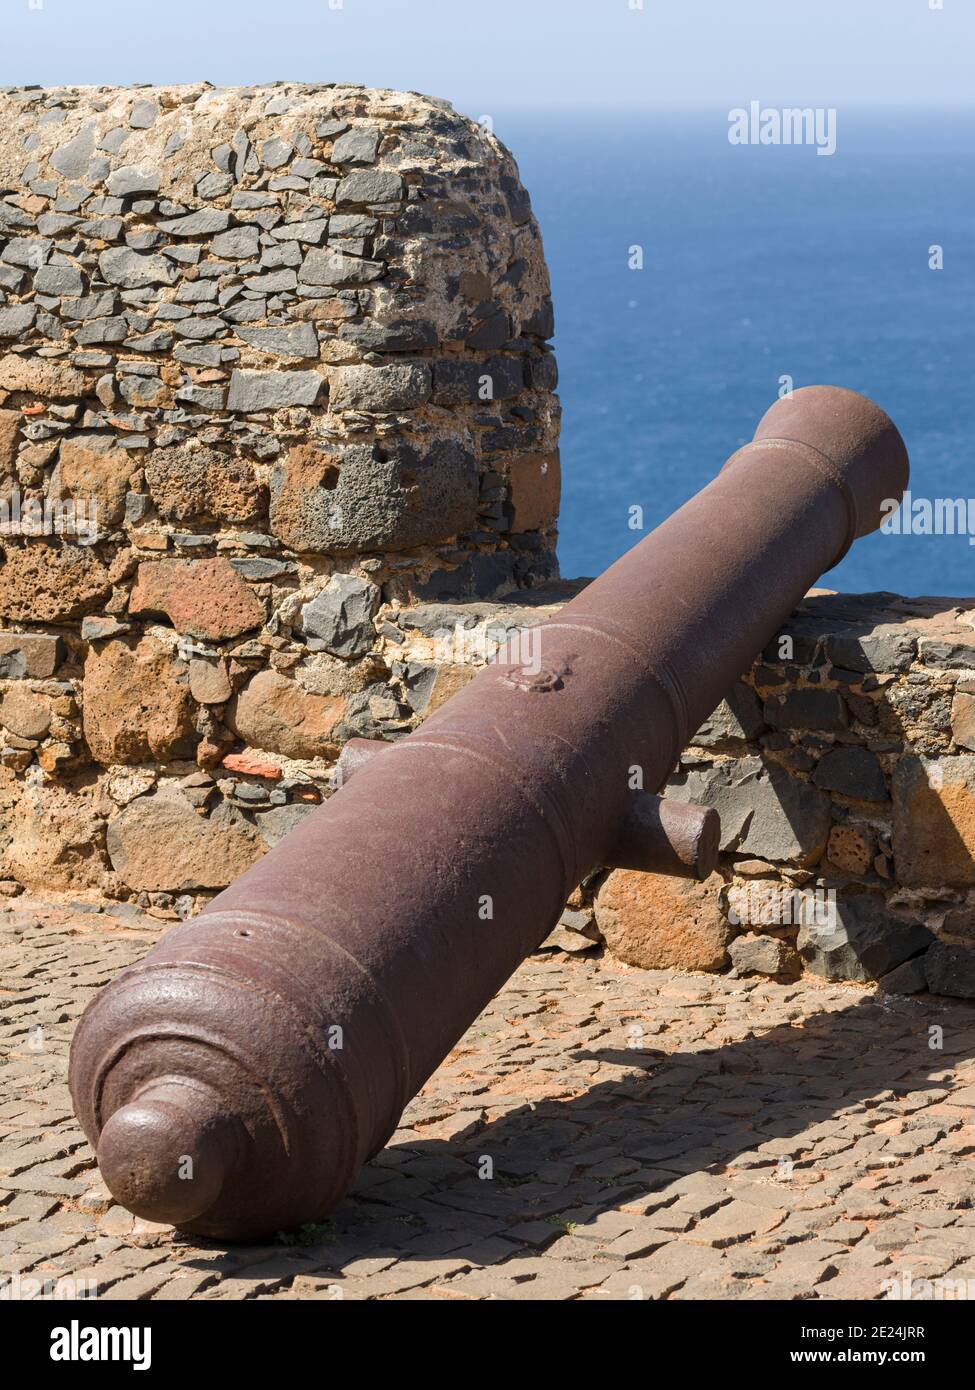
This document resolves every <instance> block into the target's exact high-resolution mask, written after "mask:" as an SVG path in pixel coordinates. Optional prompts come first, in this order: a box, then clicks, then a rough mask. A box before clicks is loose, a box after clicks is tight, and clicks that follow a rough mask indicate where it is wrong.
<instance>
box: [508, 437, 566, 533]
mask: <svg viewBox="0 0 975 1390" xmlns="http://www.w3.org/2000/svg"><path fill="white" fill-rule="evenodd" d="M510 488H511V506H512V508H513V509H514V521H513V523H512V527H511V529H512V530H513V531H547V530H548V529H549V528H550V527H551V526H554V525H555V521H556V518H557V517H558V514H559V496H560V493H561V489H562V473H561V468H560V465H559V452H558V450H557V449H555V450H553V451H552V453H550V454H524V455H522V457H521V458H517V459H515V460H514V461H513V462H512V465H511V472H510Z"/></svg>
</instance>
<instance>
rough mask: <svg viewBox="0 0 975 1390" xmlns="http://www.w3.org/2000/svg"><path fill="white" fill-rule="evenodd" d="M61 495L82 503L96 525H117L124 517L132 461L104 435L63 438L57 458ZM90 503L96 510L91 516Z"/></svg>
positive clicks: (100, 526)
mask: <svg viewBox="0 0 975 1390" xmlns="http://www.w3.org/2000/svg"><path fill="white" fill-rule="evenodd" d="M58 465H59V468H58V471H59V475H60V481H61V488H60V491H61V496H62V497H71V498H74V499H75V500H76V501H79V502H84V503H85V508H86V510H85V515H86V516H87V517H88V518H89V520H92V519H94V520H95V522H96V524H97V526H98V527H99V528H102V527H104V526H117V525H118V523H119V522H120V521H121V520H122V518H123V516H124V515H125V494H126V491H127V489H128V481H129V475H130V474H131V473H132V470H133V465H132V460H131V459H130V458H129V456H128V454H127V453H126V452H125V450H124V449H119V448H118V447H117V446H116V445H115V444H114V443H112V442H111V441H110V440H109V439H106V438H105V437H103V436H97V435H94V436H92V435H79V436H77V437H76V438H71V439H65V440H64V442H63V443H62V445H61V451H60V453H59V455H58ZM92 503H94V504H95V507H96V508H97V510H96V511H95V513H94V517H93V514H92V511H91V506H92Z"/></svg>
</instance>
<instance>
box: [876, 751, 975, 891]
mask: <svg viewBox="0 0 975 1390" xmlns="http://www.w3.org/2000/svg"><path fill="white" fill-rule="evenodd" d="M973 854H975V757H972V756H970V755H968V754H963V755H959V756H958V757H953V758H941V759H939V760H938V761H936V762H930V761H927V760H926V759H923V758H919V757H916V756H914V755H911V756H908V757H905V758H901V760H900V762H899V763H898V764H897V767H896V769H895V772H894V864H895V866H896V873H897V879H898V882H900V883H903V884H905V885H907V886H908V887H918V886H921V885H929V886H932V887H935V886H940V885H947V886H949V887H958V888H964V887H968V886H970V885H971V884H975V860H973V857H972V856H973Z"/></svg>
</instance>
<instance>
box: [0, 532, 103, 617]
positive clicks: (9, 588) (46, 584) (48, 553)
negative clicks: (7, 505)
mask: <svg viewBox="0 0 975 1390" xmlns="http://www.w3.org/2000/svg"><path fill="white" fill-rule="evenodd" d="M0 558H2V564H0V616H3V617H5V618H13V619H15V620H17V621H20V622H35V623H57V622H64V621H65V620H67V619H71V618H80V617H82V616H83V615H84V614H85V613H90V612H91V611H92V609H93V608H97V607H98V606H99V605H100V604H101V603H103V602H104V600H105V599H106V598H107V597H108V595H109V594H110V593H111V591H112V584H113V583H114V581H115V578H116V576H117V573H118V566H117V564H114V565H112V566H109V565H106V564H105V562H104V561H103V560H102V559H101V558H100V557H99V556H98V555H97V554H96V553H95V551H94V550H93V549H92V548H91V546H84V545H69V544H67V543H62V542H60V541H54V540H50V541H49V540H46V539H44V540H42V539H36V540H28V541H21V542H20V543H18V544H17V545H10V544H7V545H5V546H0Z"/></svg>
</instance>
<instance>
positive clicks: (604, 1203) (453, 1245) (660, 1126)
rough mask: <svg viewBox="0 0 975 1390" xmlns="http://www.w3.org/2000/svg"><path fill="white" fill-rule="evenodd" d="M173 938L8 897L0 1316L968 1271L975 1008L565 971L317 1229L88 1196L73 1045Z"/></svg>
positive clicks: (94, 1184) (504, 1024)
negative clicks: (212, 1239)
mask: <svg viewBox="0 0 975 1390" xmlns="http://www.w3.org/2000/svg"><path fill="white" fill-rule="evenodd" d="M103 909H107V910H103ZM162 925H163V924H161V923H160V922H158V921H156V920H154V919H153V918H152V917H148V916H143V915H142V914H140V913H139V912H138V911H137V910H135V909H132V908H119V907H118V906H117V905H111V904H98V903H94V902H93V903H77V902H75V903H68V902H39V901H37V900H32V899H28V898H18V899H14V900H11V901H8V902H3V903H0V1285H2V1284H6V1290H5V1291H6V1295H7V1296H8V1297H9V1296H13V1297H18V1296H19V1297H28V1296H32V1295H36V1294H37V1292H38V1290H40V1291H41V1292H42V1293H43V1292H47V1293H51V1292H52V1291H53V1290H54V1289H55V1288H56V1287H57V1284H58V1281H59V1280H62V1281H63V1280H65V1279H72V1280H74V1281H76V1283H77V1282H78V1281H92V1283H91V1284H90V1285H89V1284H87V1283H86V1284H84V1285H81V1287H82V1288H87V1287H90V1288H91V1289H92V1291H93V1292H97V1296H98V1297H100V1298H104V1299H125V1298H133V1299H146V1298H148V1299H154V1298H160V1299H185V1298H195V1299H224V1298H231V1299H240V1298H255V1299H267V1298H274V1299H338V1298H354V1299H387V1298H393V1299H403V1298H408V1299H432V1298H436V1299H484V1298H501V1299H540V1300H549V1299H553V1300H556V1299H557V1300H562V1299H583V1300H591V1299H595V1300H599V1299H638V1298H653V1299H662V1298H676V1299H727V1298H732V1299H734V1298H744V1299H756V1298H757V1299H795V1298H821V1299H834V1298H855V1299H878V1298H882V1297H884V1296H885V1294H886V1292H887V1289H888V1286H889V1281H892V1280H897V1281H898V1285H899V1287H901V1288H903V1287H904V1280H905V1277H909V1278H910V1279H911V1280H912V1281H913V1283H912V1284H911V1285H910V1291H911V1292H915V1293H916V1291H917V1290H918V1289H919V1288H921V1289H923V1287H924V1286H923V1285H920V1284H919V1283H918V1281H921V1280H931V1281H934V1280H939V1279H944V1278H950V1279H951V1280H953V1281H956V1280H962V1279H964V1280H972V1281H975V1203H973V1199H975V1165H973V1157H972V1156H973V1154H975V1005H971V1004H966V1003H963V1002H957V1001H956V1002H951V1001H946V1000H941V999H935V998H931V997H927V996H920V997H918V996H915V997H912V998H892V997H889V996H884V995H882V994H879V993H877V992H875V991H874V990H872V989H868V988H860V987H856V986H849V985H843V986H837V985H823V984H817V983H815V982H811V981H808V980H804V981H802V982H800V983H798V984H793V985H778V984H774V983H768V982H766V981H764V980H755V979H745V980H739V979H732V978H728V977H715V976H709V977H703V976H692V975H677V974H674V973H672V972H667V971H636V970H627V969H626V968H625V967H620V966H618V965H615V964H614V963H612V962H611V961H607V960H592V959H585V958H575V959H569V958H567V957H564V956H561V955H558V956H553V955H544V956H542V955H540V956H536V957H533V958H532V959H531V960H530V961H528V962H527V963H526V964H525V965H524V966H523V967H522V968H521V969H520V970H519V971H518V973H517V974H516V975H515V977H514V978H513V979H512V980H511V981H510V982H509V984H508V985H507V987H506V988H505V989H504V991H503V992H502V993H501V994H500V995H499V996H498V998H497V999H495V1000H494V1002H493V1003H492V1004H491V1005H490V1006H489V1008H487V1009H486V1010H485V1012H484V1013H483V1014H482V1015H481V1017H480V1018H479V1019H478V1020H477V1022H476V1023H475V1024H473V1025H472V1027H471V1028H470V1030H469V1032H468V1033H467V1034H466V1035H465V1037H464V1038H463V1039H462V1040H461V1042H460V1043H459V1044H458V1046H457V1047H456V1048H455V1050H454V1051H453V1053H451V1055H450V1057H449V1058H448V1059H447V1061H446V1062H445V1063H444V1065H443V1066H442V1067H441V1068H440V1070H439V1071H438V1072H437V1073H436V1075H435V1076H434V1077H432V1078H431V1080H430V1082H429V1083H428V1084H427V1086H426V1087H425V1088H424V1090H423V1092H422V1093H421V1094H420V1096H418V1097H417V1099H416V1100H415V1101H414V1102H413V1103H412V1104H411V1105H410V1106H409V1108H408V1110H407V1111H406V1114H405V1115H404V1117H403V1124H402V1126H401V1128H400V1129H399V1130H398V1132H397V1133H396V1135H395V1136H394V1138H393V1139H392V1141H391V1142H390V1144H389V1146H388V1147H387V1148H386V1149H385V1150H384V1151H383V1153H381V1154H380V1155H379V1156H378V1157H377V1158H376V1159H375V1160H374V1162H373V1163H372V1164H371V1165H370V1166H369V1167H368V1169H367V1170H366V1171H365V1172H364V1173H363V1174H362V1176H361V1178H360V1180H359V1182H358V1184H357V1186H356V1189H355V1191H354V1192H353V1194H352V1195H351V1196H350V1197H349V1198H347V1199H346V1201H345V1202H343V1203H342V1205H341V1207H340V1208H339V1209H338V1210H337V1211H336V1212H335V1213H333V1215H332V1216H331V1218H330V1219H329V1220H327V1221H325V1222H324V1223H322V1224H321V1225H320V1226H317V1227H314V1228H306V1229H304V1230H302V1231H301V1232H298V1233H291V1234H287V1235H284V1236H282V1237H281V1238H279V1239H278V1240H277V1241H269V1242H268V1243H266V1244H263V1245H248V1246H221V1245H217V1244H214V1243H209V1242H200V1241H198V1240H196V1239H194V1238H191V1237H185V1236H180V1235H174V1234H173V1232H172V1231H171V1230H170V1229H169V1228H168V1227H159V1226H154V1225H150V1224H149V1223H146V1222H141V1221H138V1220H136V1219H135V1218H133V1217H132V1216H131V1215H130V1214H129V1213H128V1212H126V1211H124V1210H123V1209H122V1208H120V1207H118V1206H116V1205H114V1204H113V1203H112V1200H111V1197H110V1195H109V1194H108V1192H107V1190H106V1189H105V1188H104V1187H103V1186H102V1185H101V1183H100V1180H99V1177H98V1173H97V1170H96V1169H95V1167H94V1164H93V1159H92V1154H91V1150H90V1149H89V1147H88V1145H87V1143H86V1142H85V1140H84V1138H83V1136H82V1134H81V1132H80V1130H79V1129H78V1126H77V1123H76V1121H75V1119H74V1116H73V1114H72V1111H71V1104H70V1099H69V1096H68V1090H67V1085H66V1071H67V1052H68V1043H69V1039H70V1036H71V1030H72V1027H73V1025H74V1023H75V1021H76V1019H77V1018H78V1016H79V1014H80V1013H81V1010H82V1009H83V1008H84V1006H85V1004H86V1003H87V1001H88V999H89V998H90V997H91V994H92V992H93V991H94V990H95V989H96V988H97V987H98V986H99V985H101V984H102V983H103V982H105V981H106V980H108V979H109V978H111V977H112V976H113V975H114V974H115V973H116V972H117V971H118V970H119V969H121V967H122V966H124V965H126V964H128V963H129V962H131V961H133V960H136V959H137V958H138V957H139V956H140V955H141V954H142V953H143V952H144V951H145V950H147V949H148V947H149V946H150V945H151V944H152V942H153V941H154V940H155V939H156V936H157V935H158V933H159V931H160V929H161V926H162ZM31 1281H34V1282H31ZM61 1287H62V1289H64V1288H65V1287H66V1286H65V1285H63V1284H62V1286H61ZM968 1288H969V1289H970V1290H971V1291H972V1292H975V1282H973V1283H972V1284H971V1285H969V1286H968ZM3 1293H4V1289H0V1296H2V1295H3Z"/></svg>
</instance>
